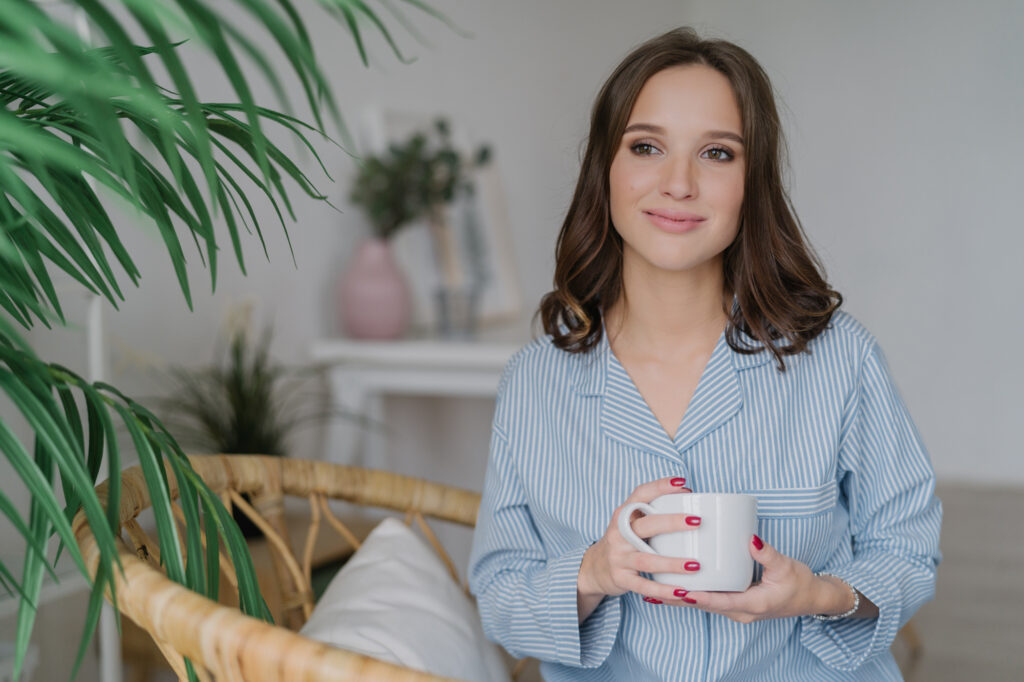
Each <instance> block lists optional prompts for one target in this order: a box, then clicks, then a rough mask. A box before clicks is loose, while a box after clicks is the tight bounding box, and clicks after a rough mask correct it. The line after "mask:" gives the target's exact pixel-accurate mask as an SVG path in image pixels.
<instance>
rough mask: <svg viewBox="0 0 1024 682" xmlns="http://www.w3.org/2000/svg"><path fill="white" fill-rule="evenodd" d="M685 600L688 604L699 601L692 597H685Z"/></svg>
mask: <svg viewBox="0 0 1024 682" xmlns="http://www.w3.org/2000/svg"><path fill="white" fill-rule="evenodd" d="M683 601H684V602H686V603H687V604H696V603H697V600H696V599H690V598H689V597H683Z"/></svg>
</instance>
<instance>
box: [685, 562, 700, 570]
mask: <svg viewBox="0 0 1024 682" xmlns="http://www.w3.org/2000/svg"><path fill="white" fill-rule="evenodd" d="M683 568H685V569H686V570H687V571H699V570H700V562H699V561H687V562H686V563H685V564H683Z"/></svg>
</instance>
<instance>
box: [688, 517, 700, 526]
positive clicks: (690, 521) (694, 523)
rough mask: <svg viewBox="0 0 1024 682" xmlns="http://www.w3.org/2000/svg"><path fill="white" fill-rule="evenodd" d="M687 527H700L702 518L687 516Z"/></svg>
mask: <svg viewBox="0 0 1024 682" xmlns="http://www.w3.org/2000/svg"><path fill="white" fill-rule="evenodd" d="M686 525H687V526H699V525H700V517H699V516H687V517H686Z"/></svg>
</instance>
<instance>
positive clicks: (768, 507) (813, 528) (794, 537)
mask: <svg viewBox="0 0 1024 682" xmlns="http://www.w3.org/2000/svg"><path fill="white" fill-rule="evenodd" d="M745 492H747V493H749V494H751V495H754V496H756V497H757V516H758V523H757V525H758V535H759V536H760V537H761V538H763V539H764V541H765V542H767V543H768V544H770V545H771V546H772V547H774V548H775V549H777V550H779V551H780V552H782V553H783V554H785V555H786V556H788V557H791V558H793V559H796V560H798V561H802V562H803V563H805V564H807V565H808V566H810V567H811V568H812V569H813V568H816V567H819V566H822V565H824V563H825V560H826V559H827V558H828V556H829V555H830V554H831V552H832V548H833V547H835V543H836V541H837V539H838V538H837V537H836V535H835V528H834V521H835V509H836V504H837V503H838V498H839V486H838V484H837V483H836V482H835V481H834V480H833V481H829V482H827V483H824V484H822V485H819V486H811V487H807V488H771V489H761V490H747V491H745Z"/></svg>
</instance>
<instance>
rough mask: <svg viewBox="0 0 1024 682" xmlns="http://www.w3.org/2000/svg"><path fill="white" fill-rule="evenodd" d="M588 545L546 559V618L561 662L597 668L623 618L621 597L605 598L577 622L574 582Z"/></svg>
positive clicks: (577, 613)
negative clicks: (583, 619) (585, 617)
mask: <svg viewBox="0 0 1024 682" xmlns="http://www.w3.org/2000/svg"><path fill="white" fill-rule="evenodd" d="M588 548H589V546H588V547H581V548H579V549H577V550H574V551H572V552H569V553H568V554H565V555H563V556H560V557H558V558H557V559H554V560H549V561H548V617H549V619H550V621H549V622H550V623H551V631H552V632H553V633H554V637H555V651H556V654H557V656H558V660H559V662H560V663H563V664H565V665H572V666H578V667H583V668H596V667H598V666H599V665H601V664H602V663H604V660H605V659H606V658H608V654H610V653H611V651H612V646H613V645H614V644H615V638H616V637H617V636H618V633H619V623H620V621H621V620H622V605H621V598H620V597H605V598H604V599H603V600H601V603H600V604H599V605H598V607H597V608H596V609H594V612H593V613H591V614H590V616H589V617H588V618H587V619H586V620H585V621H584V622H583V624H582V625H581V624H580V623H579V610H578V608H579V607H578V602H577V597H576V595H577V590H576V585H577V581H578V579H579V574H580V564H581V563H583V554H584V553H585V552H586V551H587V549H588Z"/></svg>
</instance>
